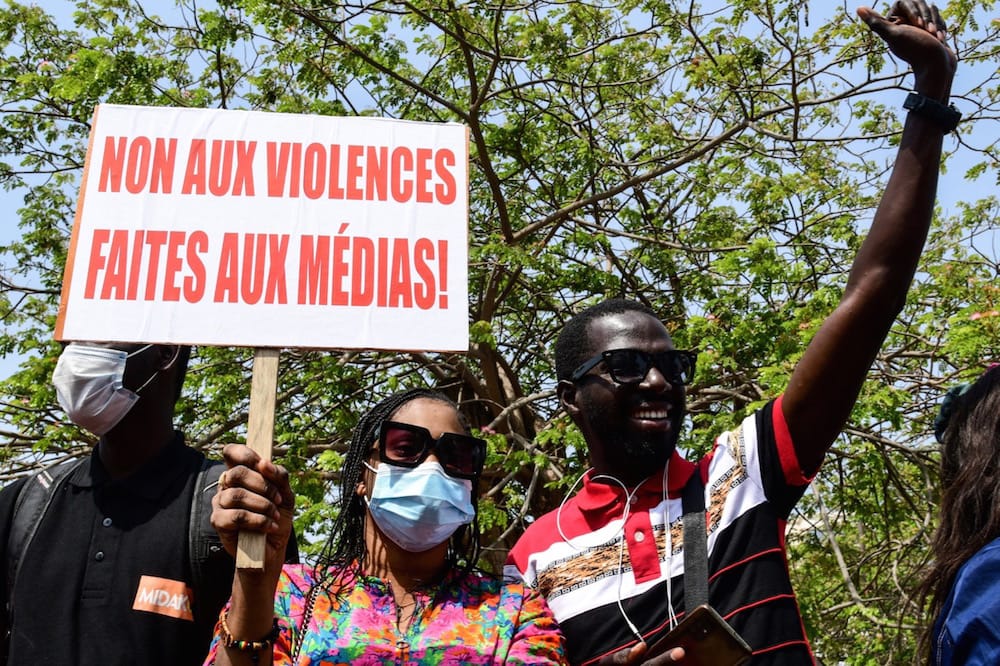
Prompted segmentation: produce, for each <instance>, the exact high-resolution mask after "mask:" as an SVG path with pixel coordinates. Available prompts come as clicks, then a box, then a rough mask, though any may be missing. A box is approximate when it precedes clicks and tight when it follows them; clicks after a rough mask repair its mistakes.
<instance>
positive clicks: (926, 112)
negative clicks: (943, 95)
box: [903, 93, 962, 134]
mask: <svg viewBox="0 0 1000 666" xmlns="http://www.w3.org/2000/svg"><path fill="white" fill-rule="evenodd" d="M903 108H904V109H908V110H910V111H912V112H913V113H916V114H918V115H921V116H923V117H924V118H927V119H928V120H931V121H933V122H934V123H935V124H936V125H937V126H938V127H940V128H941V129H943V130H944V131H945V133H946V134H947V133H948V132H954V131H955V128H956V127H958V121H960V120H961V119H962V114H961V113H959V111H958V109H956V108H955V105H954V104H949V105H947V106H945V105H944V104H942V103H941V102H939V101H937V100H935V99H931V98H930V97H924V96H923V95H921V94H920V93H910V94H909V95H907V96H906V100H905V101H904V102H903Z"/></svg>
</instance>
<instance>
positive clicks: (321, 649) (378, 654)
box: [205, 565, 567, 666]
mask: <svg viewBox="0 0 1000 666" xmlns="http://www.w3.org/2000/svg"><path fill="white" fill-rule="evenodd" d="M314 582H315V572H314V571H313V569H312V568H310V567H305V566H302V565H286V566H285V568H284V570H283V571H282V574H281V578H280V580H279V581H278V589H277V592H276V593H275V601H274V612H275V615H276V616H277V618H278V624H279V627H280V629H281V631H280V634H279V636H278V639H277V641H275V645H274V663H275V664H289V665H291V664H295V666H320V665H322V666H328V665H333V664H345V665H347V664H350V665H355V666H357V665H361V666H365V665H375V664H398V665H400V666H410V665H415V664H427V665H430V666H434V665H437V664H456V665H457V664H565V663H567V662H566V658H565V655H564V644H563V636H562V634H561V633H560V632H559V628H558V626H557V625H556V620H555V618H554V617H553V615H552V611H550V610H549V607H548V605H547V604H546V603H545V600H544V599H543V598H542V597H540V596H538V594H537V593H536V592H534V591H532V590H530V589H527V588H525V587H524V586H522V585H520V584H512V583H504V582H503V581H502V580H501V579H499V577H491V576H488V575H485V574H482V573H477V572H472V573H468V574H462V573H460V572H453V573H451V574H449V575H448V576H446V577H445V579H444V580H443V581H442V582H441V584H440V585H439V586H437V587H436V588H435V589H432V590H428V591H426V592H420V591H418V592H416V593H415V597H416V602H417V608H416V611H415V613H414V619H413V622H412V623H411V624H410V626H409V627H405V629H404V630H402V631H400V630H397V628H396V625H397V622H396V618H397V606H396V603H395V600H394V597H393V594H392V590H391V589H390V587H389V584H388V583H387V582H386V581H383V580H381V579H379V578H374V577H371V576H355V575H354V574H348V573H345V574H344V575H343V576H342V577H341V578H340V580H337V581H336V582H334V583H332V584H331V585H330V589H331V590H332V591H329V592H328V591H326V589H324V588H318V589H317V592H318V593H314V594H312V595H310V590H311V589H312V588H313V583H314ZM320 590H322V591H320ZM310 603H311V605H312V611H311V613H309V618H308V622H307V627H306V630H305V632H304V633H302V634H301V635H300V632H301V631H302V630H301V625H302V620H303V616H304V614H305V611H306V607H307V606H308V605H310ZM218 636H219V632H218V627H216V637H215V639H214V640H213V642H212V649H211V651H210V652H209V655H208V658H207V660H206V662H205V664H206V666H207V665H209V664H214V663H215V653H216V650H217V647H218ZM299 642H301V646H298V643H299ZM293 646H296V647H300V649H298V650H297V654H298V657H297V658H296V657H294V656H293V650H294V648H293Z"/></svg>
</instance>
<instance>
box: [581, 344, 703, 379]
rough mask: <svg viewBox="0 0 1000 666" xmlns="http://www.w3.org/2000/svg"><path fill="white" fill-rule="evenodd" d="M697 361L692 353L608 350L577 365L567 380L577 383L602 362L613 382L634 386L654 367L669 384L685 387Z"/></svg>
mask: <svg viewBox="0 0 1000 666" xmlns="http://www.w3.org/2000/svg"><path fill="white" fill-rule="evenodd" d="M697 360H698V355H697V354H696V353H694V352H693V351H687V350H684V349H670V350H667V351H662V352H655V353H650V352H644V351H642V350H641V349H609V350H607V351H603V352H601V353H600V354H597V355H596V356H592V357H590V358H589V359H587V360H586V361H584V362H583V363H581V364H580V367H578V368H577V369H576V370H574V371H573V374H572V375H571V376H570V378H571V379H572V380H573V381H574V382H578V381H580V379H582V378H583V376H584V375H586V374H587V373H588V372H590V371H591V370H593V369H594V368H595V367H597V366H598V365H599V364H600V363H604V365H606V366H607V368H608V372H609V373H610V374H611V379H613V380H615V381H616V382H617V383H619V384H638V383H639V382H641V381H642V380H643V379H645V378H646V375H647V374H649V369H650V368H652V367H653V366H656V369H657V370H659V371H660V374H662V375H663V377H664V378H665V379H666V380H667V381H668V382H670V383H671V384H683V385H687V384H690V383H691V380H692V379H694V365H695V362H696V361H697Z"/></svg>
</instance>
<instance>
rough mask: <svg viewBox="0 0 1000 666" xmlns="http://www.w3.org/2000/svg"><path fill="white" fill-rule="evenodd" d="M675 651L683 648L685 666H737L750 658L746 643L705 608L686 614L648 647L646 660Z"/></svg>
mask: <svg viewBox="0 0 1000 666" xmlns="http://www.w3.org/2000/svg"><path fill="white" fill-rule="evenodd" d="M675 647H680V648H684V662H683V663H684V665H685V666H738V665H739V664H742V663H744V662H745V661H747V660H748V659H749V658H750V655H751V654H752V651H751V650H750V646H749V645H747V643H746V641H744V640H743V639H742V638H741V637H740V635H739V634H738V633H736V632H735V631H734V630H733V628H732V627H730V626H729V624H728V623H727V622H726V621H725V620H723V619H722V616H721V615H719V614H718V613H716V612H715V610H714V609H713V608H712V607H711V606H709V605H707V604H702V605H701V606H698V607H697V608H695V609H694V610H693V611H691V612H690V613H688V615H687V616H686V617H685V618H684V619H683V620H681V622H680V623H679V624H678V625H677V626H676V627H674V628H673V629H671V630H670V633H668V634H667V635H666V636H664V637H663V638H661V639H660V640H658V641H656V643H654V644H653V645H652V646H650V648H649V651H648V652H647V653H646V656H647V657H655V656H657V655H660V654H663V653H664V652H666V651H667V650H670V649H671V648H675Z"/></svg>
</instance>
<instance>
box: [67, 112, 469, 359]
mask: <svg viewBox="0 0 1000 666" xmlns="http://www.w3.org/2000/svg"><path fill="white" fill-rule="evenodd" d="M468 214H469V204H468V131H467V129H466V128H465V126H463V125H461V124H457V123H420V122H410V121H399V120H390V119H383V118H367V117H349V118H337V117H327V116H306V115H295V114H281V113H265V112H254V111H228V110H218V109H179V108H161V107H136V106H121V105H107V104H105V105H101V106H99V107H98V108H97V110H96V111H95V113H94V124H93V127H92V130H91V137H90V148H89V151H88V154H87V162H86V167H85V169H84V177H83V181H82V185H81V191H80V199H79V203H78V207H77V214H76V221H75V224H74V227H73V236H72V239H71V244H70V252H69V257H68V260H67V263H66V272H65V277H64V285H63V291H62V302H61V305H60V310H59V317H58V321H57V325H56V338H57V339H60V340H105V341H128V342H158V343H183V344H202V345H225V346H246V347H304V348H326V349H333V348H336V349H393V350H436V351H466V350H467V349H468V309H467V302H468V298H467V292H468V284H467V283H468Z"/></svg>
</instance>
